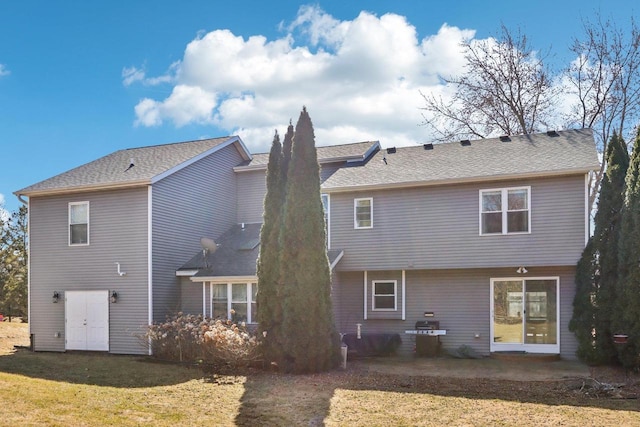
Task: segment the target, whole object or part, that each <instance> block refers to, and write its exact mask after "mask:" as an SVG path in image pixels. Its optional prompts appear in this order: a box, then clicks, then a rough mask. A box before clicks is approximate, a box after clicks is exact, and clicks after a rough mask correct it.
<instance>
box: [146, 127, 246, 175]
mask: <svg viewBox="0 0 640 427" xmlns="http://www.w3.org/2000/svg"><path fill="white" fill-rule="evenodd" d="M234 143H238V144H239V145H240V147H241V148H242V150H244V153H243V152H242V151H241V150H238V152H240V155H241V156H242V157H243V158H244V159H245V160H251V159H252V157H251V154H250V153H249V150H248V149H247V147H246V146H245V145H244V143H243V142H242V140H241V139H240V137H238V136H234V137H231V138H229V139H228V140H226V141H225V142H223V143H221V144H218V145H216V146H215V147H213V148H210V149H208V150H207V151H205V152H203V153H200V154H198V155H197V156H195V157H192V158H190V159H189V160H186V161H184V162H182V163H180V164H179V165H176V166H174V167H172V168H171V169H169V170H166V171H164V172H162V173H161V174H158V175H156V176H154V177H153V178H151V184H155V183H156V182H158V181H160V180H162V179H164V178H166V177H168V176H169V175H173V174H174V173H176V172H178V171H179V170H182V169H184V168H186V167H187V166H189V165H192V164H193V163H195V162H197V161H198V160H201V159H203V158H205V157H207V156H209V155H211V154H213V153H215V152H216V151H220V150H222V149H223V148H226V147H228V146H229V145H231V144H234Z"/></svg>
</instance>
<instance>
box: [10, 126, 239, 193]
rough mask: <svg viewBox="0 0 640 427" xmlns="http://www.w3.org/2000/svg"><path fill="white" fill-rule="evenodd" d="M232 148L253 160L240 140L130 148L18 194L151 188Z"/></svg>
mask: <svg viewBox="0 0 640 427" xmlns="http://www.w3.org/2000/svg"><path fill="white" fill-rule="evenodd" d="M230 144H236V146H237V147H238V151H239V152H240V153H241V154H242V156H243V157H244V158H245V159H246V160H250V159H251V155H250V154H249V151H248V150H247V148H246V147H245V146H244V144H243V143H242V141H241V140H240V138H238V137H237V136H226V137H222V138H213V139H203V140H198V141H188V142H179V143H174V144H164V145H154V146H149V147H141V148H129V149H125V150H119V151H116V152H115V153H111V154H109V155H107V156H104V157H101V158H99V159H97V160H94V161H92V162H89V163H86V164H84V165H82V166H78V167H77V168H74V169H71V170H69V171H67V172H64V173H61V174H59V175H56V176H54V177H52V178H49V179H46V180H44V181H41V182H38V183H37V184H33V185H30V186H29V187H26V188H23V189H22V190H18V191H16V192H15V194H16V195H25V196H31V195H39V194H49V193H57V192H68V191H81V190H87V189H102V188H118V187H129V186H135V185H145V184H151V183H153V182H155V181H157V180H159V179H161V178H163V177H165V176H167V175H168V174H170V173H172V172H174V171H176V170H179V169H181V168H182V167H184V166H186V165H188V164H190V163H192V162H194V161H196V160H198V159H200V158H202V157H204V156H207V155H209V154H211V153H213V152H214V151H216V150H219V149H222V148H223V147H226V146H227V145H230ZM132 164H133V166H131V165H132Z"/></svg>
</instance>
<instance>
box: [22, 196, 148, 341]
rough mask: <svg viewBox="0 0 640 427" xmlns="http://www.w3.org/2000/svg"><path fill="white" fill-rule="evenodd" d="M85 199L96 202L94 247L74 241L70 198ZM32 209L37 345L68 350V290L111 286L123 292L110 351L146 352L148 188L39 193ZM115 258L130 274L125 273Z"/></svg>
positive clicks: (112, 317)
mask: <svg viewBox="0 0 640 427" xmlns="http://www.w3.org/2000/svg"><path fill="white" fill-rule="evenodd" d="M84 201H88V202H89V203H90V214H89V224H90V231H89V234H90V235H89V237H90V245H89V246H69V237H68V235H69V234H68V233H69V232H68V227H69V225H68V220H69V218H68V203H69V202H84ZM29 210H30V212H29V219H30V224H29V226H30V235H29V240H30V247H31V263H30V266H31V273H30V280H31V284H30V286H31V293H30V295H29V297H30V302H31V317H30V319H29V323H30V330H31V333H32V334H34V345H35V350H37V351H64V350H65V344H64V343H65V341H64V340H65V336H64V332H65V302H64V293H65V291H87V290H108V291H116V292H118V295H119V298H118V302H117V303H116V304H112V303H109V336H110V337H109V351H110V352H111V353H140V354H142V353H146V352H147V348H146V346H145V345H144V344H143V343H144V340H143V339H141V336H142V334H144V332H145V327H146V325H147V323H148V322H147V319H148V311H147V300H148V299H147V295H148V292H147V290H148V285H147V284H148V280H147V241H148V239H147V189H146V188H138V189H128V190H118V191H103V192H90V193H78V194H74V195H64V196H47V197H32V198H31V199H30V201H29ZM116 262H119V263H120V264H121V269H122V271H125V272H126V273H127V274H126V276H123V277H120V276H118V274H117V270H116V265H115V263H116ZM54 291H57V292H59V293H60V300H59V302H58V303H57V304H54V303H53V302H52V295H53V292H54ZM56 333H60V338H56V337H55V334H56Z"/></svg>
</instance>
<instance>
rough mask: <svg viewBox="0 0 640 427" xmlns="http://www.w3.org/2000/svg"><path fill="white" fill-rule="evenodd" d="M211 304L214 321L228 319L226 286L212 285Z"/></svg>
mask: <svg viewBox="0 0 640 427" xmlns="http://www.w3.org/2000/svg"><path fill="white" fill-rule="evenodd" d="M211 304H212V308H213V310H212V311H213V312H212V313H211V317H213V318H214V319H228V318H229V309H228V308H227V305H228V304H227V285H226V284H224V285H213V288H212V290H211Z"/></svg>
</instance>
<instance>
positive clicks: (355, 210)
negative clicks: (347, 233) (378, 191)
mask: <svg viewBox="0 0 640 427" xmlns="http://www.w3.org/2000/svg"><path fill="white" fill-rule="evenodd" d="M361 200H368V201H369V217H370V221H371V225H369V226H366V227H361V226H359V225H358V216H357V208H358V202H359V201H361ZM353 228H354V229H356V230H363V229H367V228H373V197H358V198H354V199H353Z"/></svg>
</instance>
